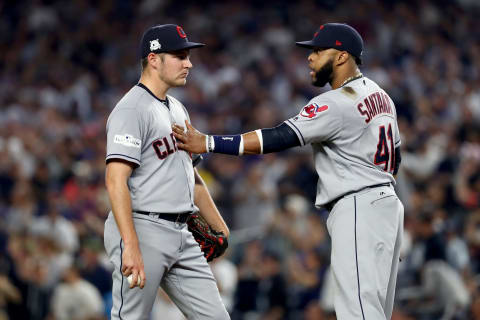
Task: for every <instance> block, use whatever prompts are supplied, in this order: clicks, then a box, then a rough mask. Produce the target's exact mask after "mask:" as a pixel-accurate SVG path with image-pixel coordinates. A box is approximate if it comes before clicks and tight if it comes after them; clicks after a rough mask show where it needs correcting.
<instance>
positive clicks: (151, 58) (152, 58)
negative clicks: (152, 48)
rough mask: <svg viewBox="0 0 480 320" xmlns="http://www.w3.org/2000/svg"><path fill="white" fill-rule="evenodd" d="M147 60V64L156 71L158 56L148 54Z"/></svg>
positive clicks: (151, 53)
mask: <svg viewBox="0 0 480 320" xmlns="http://www.w3.org/2000/svg"><path fill="white" fill-rule="evenodd" d="M147 59H148V64H149V65H150V66H151V67H152V68H153V69H157V68H158V62H159V60H160V59H159V57H158V54H156V53H153V52H150V53H149V54H148V56H147Z"/></svg>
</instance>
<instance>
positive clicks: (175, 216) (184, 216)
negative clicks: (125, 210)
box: [134, 211, 191, 223]
mask: <svg viewBox="0 0 480 320" xmlns="http://www.w3.org/2000/svg"><path fill="white" fill-rule="evenodd" d="M134 212H136V213H139V214H144V215H146V216H149V215H151V214H154V215H156V216H158V217H159V218H160V219H165V220H168V221H173V222H178V223H185V222H187V220H188V218H189V217H190V216H191V214H190V212H184V213H157V212H147V211H134Z"/></svg>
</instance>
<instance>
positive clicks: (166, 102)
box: [137, 82, 170, 109]
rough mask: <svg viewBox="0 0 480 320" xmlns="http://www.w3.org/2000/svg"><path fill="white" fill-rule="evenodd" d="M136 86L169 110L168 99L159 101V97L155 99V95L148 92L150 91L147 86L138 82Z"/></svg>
mask: <svg viewBox="0 0 480 320" xmlns="http://www.w3.org/2000/svg"><path fill="white" fill-rule="evenodd" d="M137 86H138V87H140V88H142V89H144V90H145V91H147V92H148V93H149V94H150V95H151V96H152V97H154V98H155V99H157V100H158V101H160V102H161V103H163V104H164V105H165V107H167V108H168V109H170V103H169V101H168V97H165V100H162V99H160V98H159V97H157V96H156V95H154V94H153V92H152V91H150V89H148V88H147V86H145V85H144V84H143V83H141V82H139V83H137Z"/></svg>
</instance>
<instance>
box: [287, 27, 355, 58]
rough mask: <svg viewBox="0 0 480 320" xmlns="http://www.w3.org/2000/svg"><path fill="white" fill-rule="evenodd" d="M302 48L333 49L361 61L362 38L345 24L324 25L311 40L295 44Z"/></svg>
mask: <svg viewBox="0 0 480 320" xmlns="http://www.w3.org/2000/svg"><path fill="white" fill-rule="evenodd" d="M296 44H297V46H300V47H304V48H310V49H313V48H326V49H329V48H334V49H337V50H340V51H347V52H348V53H350V54H352V55H353V56H354V57H356V58H358V59H361V57H362V52H363V39H362V36H361V35H360V34H359V33H358V32H357V30H355V29H354V28H352V27H351V26H349V25H348V24H345V23H325V24H322V25H321V26H320V28H318V30H317V31H316V32H315V34H314V35H313V39H312V40H308V41H300V42H296Z"/></svg>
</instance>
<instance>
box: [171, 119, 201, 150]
mask: <svg viewBox="0 0 480 320" xmlns="http://www.w3.org/2000/svg"><path fill="white" fill-rule="evenodd" d="M185 126H186V127H187V131H185V128H184V127H181V126H179V125H178V124H174V125H173V126H172V130H173V135H174V136H175V139H177V146H178V147H179V148H180V149H182V150H185V151H188V152H191V153H197V154H200V153H205V152H207V145H206V138H207V136H206V135H204V134H203V133H201V132H200V131H198V130H197V129H195V128H194V127H192V125H191V124H190V123H188V122H187V121H186V120H185Z"/></svg>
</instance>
